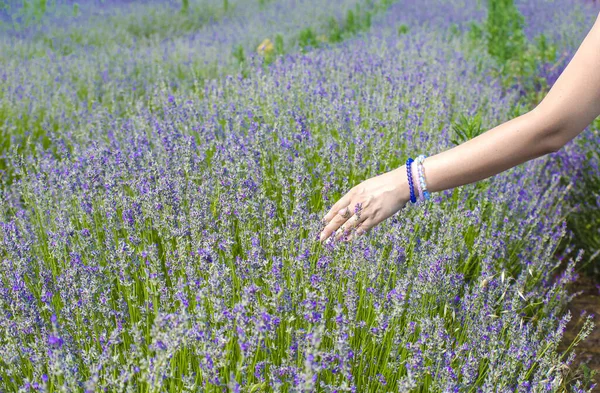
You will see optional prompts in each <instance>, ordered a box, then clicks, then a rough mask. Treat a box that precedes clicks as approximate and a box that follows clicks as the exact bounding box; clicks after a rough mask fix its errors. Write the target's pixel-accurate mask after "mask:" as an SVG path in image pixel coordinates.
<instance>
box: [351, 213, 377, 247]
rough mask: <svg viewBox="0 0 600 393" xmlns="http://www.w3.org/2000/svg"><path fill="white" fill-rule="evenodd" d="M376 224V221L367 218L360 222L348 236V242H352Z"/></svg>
mask: <svg viewBox="0 0 600 393" xmlns="http://www.w3.org/2000/svg"><path fill="white" fill-rule="evenodd" d="M374 226H375V221H374V220H371V219H366V220H364V221H362V222H360V223H359V224H358V226H357V227H356V229H355V230H354V231H353V232H352V233H351V234H350V235H349V236H348V237H347V238H346V241H347V242H351V241H352V240H354V239H356V238H358V237H360V236H362V235H364V234H365V233H367V232H368V231H369V230H370V229H371V228H373V227H374Z"/></svg>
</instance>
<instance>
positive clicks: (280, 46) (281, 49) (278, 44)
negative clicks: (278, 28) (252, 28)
mask: <svg viewBox="0 0 600 393" xmlns="http://www.w3.org/2000/svg"><path fill="white" fill-rule="evenodd" d="M275 53H278V54H284V53H285V44H284V42H283V36H282V35H281V34H277V35H276V36H275Z"/></svg>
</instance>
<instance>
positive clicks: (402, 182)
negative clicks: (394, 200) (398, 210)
mask: <svg viewBox="0 0 600 393" xmlns="http://www.w3.org/2000/svg"><path fill="white" fill-rule="evenodd" d="M394 172H395V179H396V181H395V185H396V189H397V192H398V195H399V196H400V198H402V201H403V202H404V203H408V202H409V201H410V186H409V185H408V174H407V173H406V165H402V166H400V167H398V168H396V169H394Z"/></svg>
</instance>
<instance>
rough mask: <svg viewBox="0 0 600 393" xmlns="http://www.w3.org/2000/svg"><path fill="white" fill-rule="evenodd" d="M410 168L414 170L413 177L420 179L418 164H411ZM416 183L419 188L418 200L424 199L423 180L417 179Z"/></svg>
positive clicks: (417, 192)
mask: <svg viewBox="0 0 600 393" xmlns="http://www.w3.org/2000/svg"><path fill="white" fill-rule="evenodd" d="M410 170H411V172H412V178H413V179H418V178H419V173H418V172H417V168H416V165H411V166H410ZM416 183H417V190H416V194H417V200H418V201H424V200H425V198H424V197H423V189H422V188H421V182H420V181H417V182H416Z"/></svg>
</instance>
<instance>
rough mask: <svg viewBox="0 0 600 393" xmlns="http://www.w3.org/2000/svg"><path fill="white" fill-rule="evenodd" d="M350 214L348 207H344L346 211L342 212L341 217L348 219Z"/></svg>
mask: <svg viewBox="0 0 600 393" xmlns="http://www.w3.org/2000/svg"><path fill="white" fill-rule="evenodd" d="M350 215H351V213H350V209H348V208H347V207H346V213H344V214H343V215H342V217H344V218H346V219H348V218H350Z"/></svg>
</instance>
